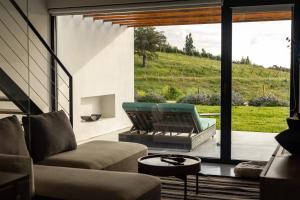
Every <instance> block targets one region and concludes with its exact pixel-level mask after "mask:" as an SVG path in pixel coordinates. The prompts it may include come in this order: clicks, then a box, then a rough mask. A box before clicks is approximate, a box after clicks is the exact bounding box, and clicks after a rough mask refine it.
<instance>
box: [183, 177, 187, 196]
mask: <svg viewBox="0 0 300 200" xmlns="http://www.w3.org/2000/svg"><path fill="white" fill-rule="evenodd" d="M184 200H187V176H185V177H184Z"/></svg>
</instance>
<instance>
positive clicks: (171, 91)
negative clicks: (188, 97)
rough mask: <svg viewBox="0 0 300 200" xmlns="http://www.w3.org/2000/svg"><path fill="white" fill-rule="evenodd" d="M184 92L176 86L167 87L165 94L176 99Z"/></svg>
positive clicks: (170, 98) (171, 98)
mask: <svg viewBox="0 0 300 200" xmlns="http://www.w3.org/2000/svg"><path fill="white" fill-rule="evenodd" d="M181 94H182V92H181V91H180V90H179V89H178V88H176V87H173V86H171V87H167V88H166V91H165V92H164V96H165V98H166V99H168V100H176V99H177V98H178V97H180V96H181Z"/></svg>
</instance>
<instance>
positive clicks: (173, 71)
mask: <svg viewBox="0 0 300 200" xmlns="http://www.w3.org/2000/svg"><path fill="white" fill-rule="evenodd" d="M134 62H135V90H136V91H144V92H149V91H153V92H155V93H158V94H163V91H164V88H165V87H167V86H173V87H176V88H178V89H179V90H181V92H182V95H186V94H191V93H197V92H200V93H206V94H220V92H221V91H220V88H221V62H220V61H216V60H210V59H207V58H199V57H193V56H186V55H181V54H175V53H161V52H159V53H158V58H157V59H154V60H149V61H148V64H147V66H146V67H145V68H143V67H142V58H141V57H139V56H137V55H135V59H134ZM232 73H233V74H232V78H233V83H232V85H233V90H234V91H236V92H238V93H240V94H241V95H243V97H244V99H245V101H249V100H250V99H252V98H254V97H259V96H263V95H265V94H269V93H272V94H274V95H275V96H277V97H278V98H279V99H282V100H286V101H288V100H289V78H290V74H289V72H282V71H278V70H274V69H268V68H263V67H258V66H255V65H244V64H233V69H232Z"/></svg>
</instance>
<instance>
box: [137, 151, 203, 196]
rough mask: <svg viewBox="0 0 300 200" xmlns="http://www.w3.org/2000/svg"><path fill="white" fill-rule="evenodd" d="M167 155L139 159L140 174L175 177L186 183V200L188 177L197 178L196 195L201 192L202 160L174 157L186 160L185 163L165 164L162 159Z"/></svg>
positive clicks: (183, 156) (191, 157)
mask: <svg viewBox="0 0 300 200" xmlns="http://www.w3.org/2000/svg"><path fill="white" fill-rule="evenodd" d="M165 156H166V155H150V156H145V157H142V158H139V159H138V171H139V173H143V174H149V175H153V176H174V177H176V178H179V179H181V180H183V181H184V199H185V200H186V199H187V176H188V175H195V176H196V193H197V194H198V192H199V183H198V179H199V172H200V169H201V165H200V164H201V159H200V158H197V157H193V156H186V155H172V156H180V157H182V158H184V159H185V160H184V162H182V163H181V164H176V163H175V162H174V163H173V162H168V161H169V160H167V162H164V161H163V160H162V159H163V158H165Z"/></svg>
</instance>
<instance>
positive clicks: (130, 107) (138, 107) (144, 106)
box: [122, 102, 158, 112]
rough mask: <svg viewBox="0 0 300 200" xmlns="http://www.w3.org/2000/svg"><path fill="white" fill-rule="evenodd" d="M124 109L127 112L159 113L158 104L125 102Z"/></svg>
mask: <svg viewBox="0 0 300 200" xmlns="http://www.w3.org/2000/svg"><path fill="white" fill-rule="evenodd" d="M122 107H123V109H124V110H125V111H153V112H157V111H158V109H157V104H156V103H143V102H125V103H123V105H122Z"/></svg>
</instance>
